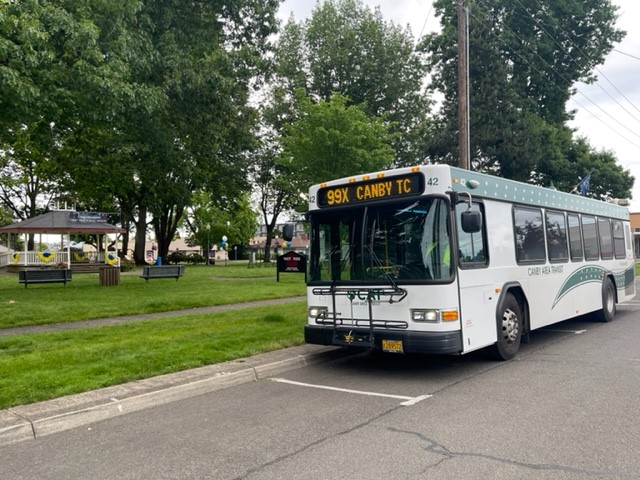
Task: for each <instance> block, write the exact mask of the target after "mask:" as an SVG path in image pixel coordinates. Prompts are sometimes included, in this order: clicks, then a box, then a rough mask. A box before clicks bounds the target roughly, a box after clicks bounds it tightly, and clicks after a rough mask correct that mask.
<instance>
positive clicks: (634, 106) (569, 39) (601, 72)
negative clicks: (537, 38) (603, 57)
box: [516, 0, 640, 122]
mask: <svg viewBox="0 0 640 480" xmlns="http://www.w3.org/2000/svg"><path fill="white" fill-rule="evenodd" d="M516 2H518V4H520V6H521V7H522V8H523V10H525V11H526V12H527V13H528V14H529V15H531V16H532V17H533V18H534V20H535V21H536V23H538V25H539V26H540V28H542V30H543V31H544V32H545V33H546V34H547V35H548V36H549V38H551V39H552V40H553V41H554V42H555V43H556V44H557V45H558V46H559V47H560V48H562V49H563V51H564V53H565V55H567V56H568V57H569V58H570V59H571V60H572V61H573V62H574V63H575V64H576V65H577V62H576V61H575V60H574V59H573V58H572V57H571V55H570V54H569V53H568V52H567V51H566V50H564V47H563V46H562V45H561V44H560V43H559V42H558V41H556V39H555V38H553V37H552V36H551V35H550V34H549V33H548V32H547V31H546V30H544V28H543V27H542V26H541V25H540V23H539V22H538V20H536V19H535V16H534V15H533V14H532V13H531V12H530V11H529V10H528V9H527V8H526V7H524V5H522V3H520V0H516ZM538 5H539V6H540V10H542V5H540V2H538ZM558 30H560V31H561V32H562V33H563V34H564V36H565V38H566V39H567V40H568V41H569V42H570V43H571V45H573V46H574V47H575V48H576V49H578V51H579V52H580V53H581V54H582V55H585V56H586V53H585V52H584V50H582V48H580V45H578V44H576V43H575V42H574V41H573V40H572V39H571V35H570V34H568V33H567V32H566V31H565V30H563V29H562V28H558ZM590 68H593V69H595V71H596V72H598V73H599V74H600V75H601V76H602V78H604V79H605V80H606V81H607V82H609V84H611V86H612V87H613V88H614V89H615V91H616V92H618V93H619V94H620V95H621V96H622V98H624V99H625V100H626V101H627V103H629V105H631V106H632V107H633V108H634V109H635V110H636V111H638V112H640V109H639V108H638V107H637V106H636V105H635V104H634V103H633V102H632V101H631V100H629V98H627V96H626V95H625V94H624V93H622V92H621V91H620V89H619V88H618V87H617V86H616V85H615V84H614V83H613V82H612V81H611V80H610V79H609V77H607V76H606V75H605V74H604V72H603V71H602V70H600V69H599V68H598V65H596V64H593V65H591V67H590ZM596 85H597V86H598V88H600V89H601V90H602V91H603V92H604V93H606V94H607V95H608V96H609V97H610V98H611V99H612V100H613V101H614V102H616V103H617V104H618V105H619V106H620V107H621V108H622V109H623V110H624V111H625V112H627V113H628V114H629V116H631V117H632V118H633V119H634V120H636V121H638V122H640V119H638V118H637V117H636V116H635V115H633V114H632V113H631V112H629V111H628V110H627V109H626V108H625V107H624V106H623V105H622V104H620V102H618V100H616V99H615V98H614V97H613V96H612V95H611V94H610V93H609V92H607V91H606V90H605V89H604V87H603V86H602V85H601V84H600V83H596Z"/></svg>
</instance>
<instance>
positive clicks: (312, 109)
mask: <svg viewBox="0 0 640 480" xmlns="http://www.w3.org/2000/svg"><path fill="white" fill-rule="evenodd" d="M299 102H300V106H299V111H300V119H299V120H297V121H295V122H293V123H291V124H289V125H288V126H287V128H286V130H287V135H286V136H285V137H284V138H283V145H284V150H283V154H282V157H281V159H280V162H279V163H280V164H282V165H284V166H285V167H287V168H288V171H289V172H290V176H289V177H288V178H287V181H288V182H289V183H291V184H292V185H293V186H294V188H295V190H296V191H297V192H298V198H299V199H306V192H307V190H308V187H309V185H312V184H314V183H319V182H320V181H323V180H328V179H333V178H339V177H343V176H349V175H356V174H359V173H366V172H372V171H376V170H381V169H385V168H388V167H389V166H390V165H391V163H392V161H393V157H394V151H393V148H392V147H391V142H392V140H393V138H394V134H392V133H391V132H390V127H389V125H388V124H387V123H385V122H384V121H383V119H381V118H378V117H370V116H368V115H367V114H366V113H365V111H364V110H363V109H362V108H361V107H360V106H358V105H350V106H348V105H347V103H348V99H347V98H346V97H344V96H343V95H340V94H337V93H336V94H334V95H333V96H332V97H331V98H330V99H329V100H328V101H324V100H321V101H320V102H318V103H313V102H312V101H311V100H310V99H309V98H308V97H301V98H300V100H299ZM304 208H306V204H304V205H303V204H302V202H301V203H300V205H299V209H300V210H302V209H304Z"/></svg>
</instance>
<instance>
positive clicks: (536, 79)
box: [420, 0, 623, 185]
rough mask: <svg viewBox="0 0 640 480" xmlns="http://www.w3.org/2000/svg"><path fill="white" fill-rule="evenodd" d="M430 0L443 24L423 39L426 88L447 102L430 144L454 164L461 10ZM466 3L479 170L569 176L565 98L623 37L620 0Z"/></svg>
mask: <svg viewBox="0 0 640 480" xmlns="http://www.w3.org/2000/svg"><path fill="white" fill-rule="evenodd" d="M434 6H435V9H436V14H437V15H439V16H440V17H441V19H442V20H441V22H442V25H443V28H442V31H441V32H439V33H434V34H431V35H428V36H426V37H425V39H424V41H423V42H422V44H421V46H420V48H421V49H422V50H424V51H425V52H427V53H428V55H429V61H428V65H429V68H430V71H431V75H432V83H431V85H430V88H431V89H432V90H434V91H440V92H442V93H443V94H444V101H443V103H442V107H441V109H440V111H439V112H438V114H437V116H436V119H435V122H434V128H432V129H431V131H430V133H431V135H430V145H429V146H428V148H427V150H426V152H427V154H428V155H429V157H431V158H432V159H433V160H435V161H442V162H446V163H450V164H457V162H458V155H457V150H458V149H457V132H458V126H457V124H458V123H457V122H458V115H457V61H456V59H457V50H456V35H457V31H456V27H455V26H456V25H457V9H456V4H455V2H449V1H445V0H436V1H435V2H434ZM469 8H470V39H469V44H470V46H469V51H470V60H469V64H470V71H469V76H470V104H471V117H470V124H471V129H470V130H471V149H472V155H471V158H472V165H473V167H474V169H477V170H481V171H487V172H491V173H494V174H498V175H502V176H505V177H508V178H513V179H516V180H521V181H534V182H538V181H543V182H550V181H551V179H553V181H554V182H557V183H556V185H558V183H562V182H563V181H567V182H569V181H571V180H572V179H574V178H575V175H574V172H573V171H572V168H571V166H570V161H569V156H570V151H571V149H572V148H574V141H573V140H572V138H571V131H570V130H569V128H568V127H567V125H566V123H567V121H568V120H570V119H571V116H572V114H571V112H567V110H566V103H567V101H568V100H569V98H570V97H571V95H572V94H573V93H574V90H573V85H574V83H575V82H577V81H583V82H591V81H593V80H594V76H593V68H594V66H595V65H598V64H599V63H602V61H603V60H604V58H605V56H606V55H607V53H608V52H609V51H610V50H611V49H612V48H613V45H614V44H615V43H616V42H618V41H619V40H620V39H621V38H622V35H623V32H621V31H620V30H617V29H616V28H615V25H614V24H615V19H616V7H614V6H613V5H612V4H611V2H610V1H609V0H590V1H587V2H585V1H582V0H547V1H545V2H543V6H542V8H535V9H533V8H531V7H528V6H527V5H526V4H525V2H519V1H518V2H510V1H506V0H483V1H482V2H472V3H471V4H470V5H469ZM558 174H566V175H568V177H563V178H561V179H559V178H558V177H556V176H554V175H558ZM570 179H571V180H570ZM543 184H547V185H548V184H549V183H543Z"/></svg>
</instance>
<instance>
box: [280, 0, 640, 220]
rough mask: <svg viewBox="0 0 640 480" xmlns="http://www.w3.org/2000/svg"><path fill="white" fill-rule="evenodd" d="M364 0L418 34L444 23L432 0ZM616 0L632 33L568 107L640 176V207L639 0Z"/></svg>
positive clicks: (635, 203) (639, 186)
mask: <svg viewBox="0 0 640 480" xmlns="http://www.w3.org/2000/svg"><path fill="white" fill-rule="evenodd" d="M362 1H363V3H364V4H366V5H369V6H370V7H372V8H374V7H378V6H379V7H380V11H381V12H382V16H383V17H384V18H385V19H387V20H391V21H393V22H395V23H397V24H400V25H403V26H404V25H407V24H408V25H409V26H410V27H411V31H412V32H413V35H414V36H415V37H418V36H419V35H420V34H421V33H426V32H429V31H435V30H438V29H439V28H440V25H439V22H438V19H437V18H435V16H434V14H433V10H432V8H431V1H430V0H362ZM612 3H613V4H614V5H616V6H618V7H619V10H618V15H619V19H618V24H617V26H618V28H621V29H622V30H625V31H626V32H627V36H626V37H625V38H624V39H623V41H622V42H620V44H618V45H616V46H615V50H614V51H612V52H611V53H610V54H609V56H608V57H607V58H606V61H605V62H604V64H603V65H599V66H598V67H597V68H598V70H597V71H596V72H595V73H596V74H597V75H598V78H599V81H598V82H597V83H596V84H593V85H582V84H578V85H577V88H578V93H577V94H576V95H575V97H574V100H572V101H571V102H570V103H569V105H568V108H569V109H574V108H575V109H577V110H578V113H577V115H576V118H575V120H574V121H573V122H572V123H571V124H570V126H571V127H573V128H576V129H577V130H578V134H580V135H582V136H584V137H586V138H587V139H588V141H589V143H590V144H591V145H592V146H593V147H595V148H597V149H606V150H611V151H612V152H613V153H614V154H615V156H616V157H617V159H618V162H619V163H620V164H621V165H622V166H623V167H624V168H625V169H629V170H630V171H631V174H632V175H633V176H634V177H635V178H636V186H635V187H634V189H633V197H634V198H633V200H632V201H631V211H633V212H640V28H639V26H638V22H639V21H640V1H638V0H612ZM315 5H316V0H285V2H284V3H283V4H282V6H281V7H280V13H279V15H280V18H281V19H282V20H283V21H286V20H287V19H288V18H289V16H290V15H291V14H293V15H294V17H295V19H296V20H297V21H300V20H302V19H305V18H307V17H308V16H309V15H310V14H311V11H312V10H313V8H314V6H315ZM471 108H473V105H471ZM585 173H586V172H585ZM576 181H577V179H576ZM591 181H592V182H597V179H596V178H592V179H591Z"/></svg>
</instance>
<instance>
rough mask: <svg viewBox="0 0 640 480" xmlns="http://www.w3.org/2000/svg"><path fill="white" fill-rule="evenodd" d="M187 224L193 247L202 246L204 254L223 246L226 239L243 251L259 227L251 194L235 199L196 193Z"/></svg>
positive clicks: (246, 193)
mask: <svg viewBox="0 0 640 480" xmlns="http://www.w3.org/2000/svg"><path fill="white" fill-rule="evenodd" d="M185 223H186V224H187V226H188V227H189V230H190V232H191V235H190V237H189V238H188V241H189V243H190V244H192V245H200V246H202V248H203V249H204V250H206V249H207V246H209V248H211V246H212V245H214V244H216V245H219V244H220V242H221V239H222V237H223V236H226V237H227V241H228V244H229V245H231V246H240V247H241V248H242V247H244V246H245V245H248V244H249V240H250V239H251V238H252V237H253V236H254V235H255V233H256V230H257V226H258V222H257V213H256V212H255V210H254V209H253V208H252V206H251V199H250V195H249V193H248V192H245V193H243V194H242V195H239V196H237V197H235V198H233V199H226V198H216V197H214V195H212V194H211V193H207V192H203V191H200V192H196V193H194V198H193V201H192V205H191V207H190V208H189V209H188V212H187V215H186V218H185Z"/></svg>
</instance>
